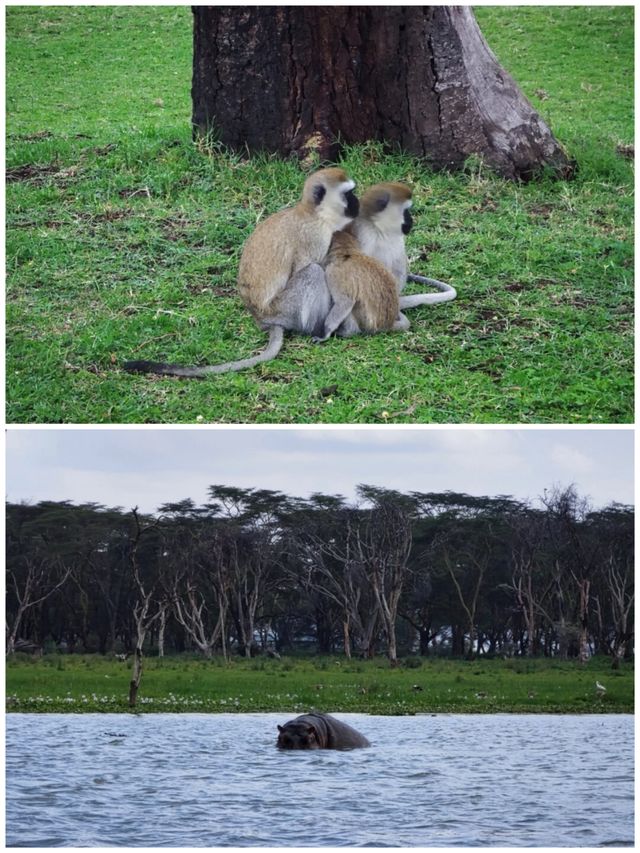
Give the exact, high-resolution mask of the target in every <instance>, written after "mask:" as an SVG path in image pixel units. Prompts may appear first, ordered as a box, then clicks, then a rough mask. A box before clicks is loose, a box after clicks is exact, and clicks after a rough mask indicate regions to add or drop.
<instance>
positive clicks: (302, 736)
mask: <svg viewBox="0 0 640 853" xmlns="http://www.w3.org/2000/svg"><path fill="white" fill-rule="evenodd" d="M277 747H278V749H322V745H321V743H320V742H319V739H318V733H317V732H316V729H315V727H314V726H313V725H311V723H305V722H301V721H300V722H299V721H298V720H292V721H291V722H290V723H286V724H285V725H284V726H278V743H277Z"/></svg>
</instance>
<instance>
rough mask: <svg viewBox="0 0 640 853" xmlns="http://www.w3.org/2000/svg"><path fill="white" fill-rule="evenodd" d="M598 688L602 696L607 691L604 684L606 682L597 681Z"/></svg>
mask: <svg viewBox="0 0 640 853" xmlns="http://www.w3.org/2000/svg"><path fill="white" fill-rule="evenodd" d="M596 690H597V691H598V693H599V694H600V696H602V695H603V693H606V692H607V688H606V687H605V686H604V684H600V682H599V681H596Z"/></svg>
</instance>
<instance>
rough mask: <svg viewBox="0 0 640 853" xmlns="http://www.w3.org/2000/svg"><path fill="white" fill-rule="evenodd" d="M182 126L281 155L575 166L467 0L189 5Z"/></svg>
mask: <svg viewBox="0 0 640 853" xmlns="http://www.w3.org/2000/svg"><path fill="white" fill-rule="evenodd" d="M193 14H194V55H193V87H192V100H193V125H194V132H195V133H196V134H201V135H204V134H207V133H209V132H211V131H212V132H213V134H214V135H215V137H216V138H217V139H219V140H220V141H221V142H222V143H223V144H225V145H227V146H229V147H231V148H234V149H239V150H245V151H246V150H249V151H265V150H266V151H270V152H275V153H277V154H279V155H281V156H283V157H287V156H290V155H291V154H295V155H297V156H299V157H305V156H307V155H308V154H310V153H312V152H316V153H317V154H318V155H319V157H320V159H321V160H330V161H331V160H335V159H336V157H337V156H338V154H339V151H340V144H341V143H343V144H348V145H351V144H358V143H363V142H366V141H369V140H375V141H383V142H385V143H387V144H388V145H389V146H390V147H393V148H396V147H399V148H401V149H402V150H404V151H406V152H408V153H410V154H414V155H417V156H419V157H424V158H425V159H426V160H428V161H429V162H430V163H431V164H432V165H433V166H434V167H436V168H456V167H461V166H462V165H463V164H464V162H465V160H466V159H467V158H468V157H469V156H471V155H477V156H478V157H481V158H482V160H484V161H485V162H486V163H487V164H488V165H489V166H490V167H491V168H493V169H495V170H496V171H497V172H498V173H499V174H501V175H503V176H505V177H508V178H523V179H528V178H530V177H532V176H533V175H534V174H535V173H536V172H538V171H540V169H541V168H542V167H545V166H549V167H551V169H553V170H554V171H555V172H556V173H558V174H559V175H561V176H563V177H567V176H569V175H570V174H571V172H572V168H573V167H572V164H571V163H570V162H569V160H568V158H567V156H566V154H565V153H564V151H563V150H562V148H561V147H560V146H559V144H558V142H557V141H556V140H555V138H554V137H553V135H552V133H551V131H550V130H549V128H548V127H547V125H546V124H545V123H544V122H543V121H542V119H541V118H540V117H539V116H538V115H537V113H536V112H535V111H534V109H533V108H532V106H531V105H530V104H529V102H528V101H527V100H526V98H525V97H524V95H523V94H522V92H521V91H520V90H519V89H518V87H517V85H516V84H515V82H514V81H513V79H512V78H511V77H510V76H509V74H507V72H506V71H504V69H503V68H501V66H500V65H499V63H498V62H497V60H496V58H495V56H494V55H493V53H492V52H491V50H490V49H489V47H488V46H487V43H486V42H485V40H484V38H483V36H482V33H481V32H480V29H479V27H478V24H477V22H476V20H475V18H474V16H473V13H472V11H471V9H470V7H467V6H426V7H425V6H380V7H370V6H331V7H317V6H316V7H313V6H264V7H255V6H254V7H247V6H240V7H229V6H194V7H193Z"/></svg>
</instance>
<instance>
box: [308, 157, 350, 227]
mask: <svg viewBox="0 0 640 853" xmlns="http://www.w3.org/2000/svg"><path fill="white" fill-rule="evenodd" d="M355 186H356V185H355V181H352V180H351V179H350V178H349V176H348V175H347V173H346V172H345V171H344V169H338V168H332V169H320V171H318V172H314V173H313V174H312V175H310V176H309V177H308V178H307V180H306V181H305V184H304V189H303V191H302V203H303V205H304V206H305V207H306V208H307V209H308V210H310V211H313V212H314V213H315V215H316V216H318V217H320V219H322V220H324V221H325V222H327V223H328V224H329V225H331V226H332V227H333V228H334V230H335V231H339V230H341V229H342V228H344V227H345V225H348V224H349V223H350V222H351V221H352V220H353V219H355V218H356V216H357V215H358V213H359V210H360V204H359V202H358V199H357V197H356V195H355V193H354V189H355Z"/></svg>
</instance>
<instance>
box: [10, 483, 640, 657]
mask: <svg viewBox="0 0 640 853" xmlns="http://www.w3.org/2000/svg"><path fill="white" fill-rule="evenodd" d="M357 494H358V499H357V501H355V502H349V501H347V500H345V499H344V498H343V497H341V496H333V495H323V494H314V495H312V496H311V497H310V498H308V499H299V498H294V497H291V496H288V495H285V494H282V493H280V492H274V491H268V490H262V489H240V488H233V487H227V486H211V487H210V489H209V502H208V503H206V504H204V505H202V506H197V505H196V504H194V502H193V501H191V500H184V501H180V502H178V503H167V504H164V505H162V506H161V507H160V508H159V510H158V514H157V515H154V516H143V515H141V514H139V513H138V511H137V510H136V509H134V510H124V509H122V508H108V507H104V506H101V505H99V504H83V505H76V504H73V503H72V502H69V501H61V502H41V503H38V504H35V505H29V504H8V508H7V617H8V629H7V650H8V652H10V653H11V652H12V651H13V650H19V649H20V648H23V649H28V648H29V646H28V645H27V642H28V643H30V644H32V646H34V647H36V648H41V647H46V648H51V649H53V648H54V647H57V648H58V649H61V650H67V651H70V652H72V651H77V652H100V653H102V654H115V653H118V654H121V653H127V652H131V653H135V652H136V649H137V650H138V651H139V652H141V651H142V649H143V648H144V650H145V652H151V653H154V654H155V653H157V654H164V653H165V652H172V653H173V652H182V651H198V652H200V653H202V654H203V655H205V656H210V655H212V654H217V653H220V654H223V655H225V656H228V655H230V654H232V653H233V654H241V655H244V656H252V655H254V654H258V653H263V652H274V653H276V652H280V653H281V652H284V653H288V652H291V651H293V650H296V649H302V648H305V649H309V650H312V651H317V652H319V653H324V654H327V653H332V654H335V653H343V654H346V655H347V656H355V655H361V656H364V657H370V656H373V655H374V654H376V653H380V652H384V653H385V654H387V655H388V657H389V659H390V661H391V663H392V664H393V663H394V662H395V661H396V660H397V657H398V656H399V655H407V654H420V655H429V654H447V655H453V656H469V657H472V656H474V655H507V656H512V655H523V656H533V655H545V656H558V657H560V658H568V657H574V658H580V659H586V658H587V657H589V656H590V655H592V654H607V655H610V656H611V658H612V661H613V662H614V665H616V664H617V662H619V661H620V659H621V658H623V657H624V656H625V655H628V654H631V651H632V648H631V641H632V636H633V635H632V632H633V596H634V593H633V508H632V507H630V506H626V505H622V504H617V503H614V504H611V505H609V506H607V507H605V508H603V509H598V510H594V509H593V508H592V507H591V506H589V504H588V502H587V501H586V500H585V499H583V498H581V497H580V496H579V495H578V494H577V492H576V490H575V488H574V487H573V486H570V487H568V488H559V487H555V488H552V489H550V490H549V491H545V494H544V496H543V497H542V498H541V499H540V502H539V505H537V506H533V505H531V504H528V503H524V502H521V501H517V500H514V499H513V498H512V497H508V496H502V495H500V496H497V497H472V496H470V495H466V494H457V493H454V492H444V493H418V492H410V493H407V494H403V493H400V492H397V491H392V490H386V489H381V488H377V487H372V486H364V485H363V486H359V487H358V490H357Z"/></svg>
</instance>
